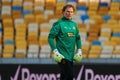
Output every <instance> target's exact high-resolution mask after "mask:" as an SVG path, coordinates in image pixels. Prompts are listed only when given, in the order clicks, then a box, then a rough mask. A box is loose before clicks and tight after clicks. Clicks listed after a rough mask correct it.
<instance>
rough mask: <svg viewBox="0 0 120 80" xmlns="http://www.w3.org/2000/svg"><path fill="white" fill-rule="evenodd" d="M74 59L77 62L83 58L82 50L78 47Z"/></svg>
mask: <svg viewBox="0 0 120 80" xmlns="http://www.w3.org/2000/svg"><path fill="white" fill-rule="evenodd" d="M74 60H75V61H76V62H81V60H82V50H81V49H78V52H77V53H76V54H75V55H74Z"/></svg>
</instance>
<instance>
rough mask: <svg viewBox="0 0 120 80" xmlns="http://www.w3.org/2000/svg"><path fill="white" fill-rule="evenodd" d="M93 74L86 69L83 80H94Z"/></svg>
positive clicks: (90, 70)
mask: <svg viewBox="0 0 120 80" xmlns="http://www.w3.org/2000/svg"><path fill="white" fill-rule="evenodd" d="M93 77H94V73H93V70H92V69H86V70H85V80H94V79H93Z"/></svg>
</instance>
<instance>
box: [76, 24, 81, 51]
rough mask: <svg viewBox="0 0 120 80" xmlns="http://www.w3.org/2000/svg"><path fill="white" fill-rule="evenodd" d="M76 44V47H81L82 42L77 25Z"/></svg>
mask: <svg viewBox="0 0 120 80" xmlns="http://www.w3.org/2000/svg"><path fill="white" fill-rule="evenodd" d="M76 45H77V49H82V42H81V37H80V32H79V30H78V26H77V34H76Z"/></svg>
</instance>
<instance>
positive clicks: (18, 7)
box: [12, 6, 23, 11]
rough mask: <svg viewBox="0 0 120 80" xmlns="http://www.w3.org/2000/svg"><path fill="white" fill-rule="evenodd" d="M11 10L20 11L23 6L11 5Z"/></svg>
mask: <svg viewBox="0 0 120 80" xmlns="http://www.w3.org/2000/svg"><path fill="white" fill-rule="evenodd" d="M12 10H20V11H22V10H23V7H22V6H12Z"/></svg>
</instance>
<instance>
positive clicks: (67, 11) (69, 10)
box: [63, 7, 74, 19]
mask: <svg viewBox="0 0 120 80" xmlns="http://www.w3.org/2000/svg"><path fill="white" fill-rule="evenodd" d="M73 13H74V10H73V8H72V7H68V8H66V9H65V11H64V12H63V16H65V17H66V18H67V19H72V16H73Z"/></svg>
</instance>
